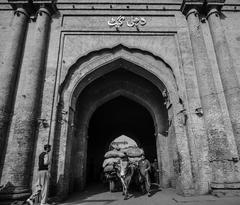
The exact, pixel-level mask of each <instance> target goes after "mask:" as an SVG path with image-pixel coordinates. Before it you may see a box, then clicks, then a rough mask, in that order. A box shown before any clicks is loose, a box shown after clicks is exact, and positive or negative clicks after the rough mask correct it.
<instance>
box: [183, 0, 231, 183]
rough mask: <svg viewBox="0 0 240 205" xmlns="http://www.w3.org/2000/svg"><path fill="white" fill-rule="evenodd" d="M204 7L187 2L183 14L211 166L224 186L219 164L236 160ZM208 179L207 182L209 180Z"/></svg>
mask: <svg viewBox="0 0 240 205" xmlns="http://www.w3.org/2000/svg"><path fill="white" fill-rule="evenodd" d="M204 6H205V1H202V0H200V1H197V0H193V1H191V0H186V1H184V2H183V5H182V12H183V13H184V14H185V15H186V18H187V22H188V27H189V33H190V39H191V44H192V51H193V58H194V63H195V69H196V75H197V81H198V85H199V93H200V97H201V104H202V107H203V117H204V121H205V128H206V131H207V136H206V137H207V139H208V146H209V162H210V165H211V167H212V169H213V171H212V172H213V181H216V182H217V183H222V178H221V177H214V176H216V175H215V174H214V173H215V172H216V171H218V173H219V175H218V176H220V175H221V176H224V167H223V164H221V163H219V162H221V161H224V162H227V161H228V160H231V159H232V157H233V156H232V155H231V152H230V147H229V144H228V139H227V135H226V132H225V128H224V123H223V116H222V111H221V107H220V103H219V99H218V96H217V92H216V86H215V83H214V78H213V73H212V69H211V65H210V61H209V58H208V55H207V49H206V45H205V41H204V37H203V33H202V30H201V25H200V18H199V15H200V13H201V14H202V13H203V12H204ZM215 168H216V169H215ZM204 178H206V179H207V176H205V177H204ZM204 178H202V179H201V178H200V179H199V182H198V183H200V184H202V183H204V180H205V179H204Z"/></svg>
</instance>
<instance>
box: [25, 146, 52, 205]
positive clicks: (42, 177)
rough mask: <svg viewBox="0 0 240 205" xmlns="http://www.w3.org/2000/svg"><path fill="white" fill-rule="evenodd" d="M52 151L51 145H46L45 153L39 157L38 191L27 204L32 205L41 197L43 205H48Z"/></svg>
mask: <svg viewBox="0 0 240 205" xmlns="http://www.w3.org/2000/svg"><path fill="white" fill-rule="evenodd" d="M50 151H51V145H49V144H47V145H44V152H42V153H41V154H40V155H39V160H38V181H37V187H36V191H35V192H34V193H33V194H32V195H31V196H30V197H29V198H28V199H27V202H28V203H29V204H30V205H32V204H33V201H34V199H35V198H37V197H38V196H39V195H40V198H41V205H48V203H47V194H48V181H49V178H50V174H49V168H48V166H49V164H50V159H49V152H50Z"/></svg>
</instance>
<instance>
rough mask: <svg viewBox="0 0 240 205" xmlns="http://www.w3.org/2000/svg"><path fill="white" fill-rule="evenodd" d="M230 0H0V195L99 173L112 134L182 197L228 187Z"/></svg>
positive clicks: (232, 60)
mask: <svg viewBox="0 0 240 205" xmlns="http://www.w3.org/2000/svg"><path fill="white" fill-rule="evenodd" d="M239 56H240V2H239V0H148V1H146V0H88V1H86V0H1V1H0V185H1V186H0V201H11V200H16V199H25V198H27V197H28V196H30V194H31V193H32V190H33V189H34V185H35V182H36V179H37V173H38V156H39V154H40V153H41V152H42V151H43V149H42V148H43V146H44V145H45V144H51V145H52V152H51V154H50V155H51V156H50V157H51V166H50V172H51V176H52V177H51V179H50V184H49V188H50V189H49V190H50V193H49V194H50V195H52V196H59V197H61V198H65V197H67V196H68V195H69V193H71V192H74V191H79V192H81V191H82V190H83V189H84V188H85V186H86V184H88V183H90V182H92V181H94V180H95V181H97V180H98V179H99V178H100V177H99V176H100V175H101V172H102V170H101V166H102V162H103V160H104V153H105V152H106V151H107V150H108V149H109V145H110V143H111V142H112V141H113V140H114V139H115V138H116V137H118V136H120V135H126V136H129V137H130V138H132V139H133V140H134V141H135V142H136V143H137V144H138V146H139V147H141V148H143V150H144V152H145V155H146V158H148V159H149V160H150V161H153V160H154V159H155V158H156V159H157V161H158V167H159V180H160V184H161V187H163V188H168V187H172V188H175V189H176V190H177V192H178V193H179V194H181V195H184V196H190V195H201V194H207V193H218V192H220V191H221V192H224V193H228V194H239V193H238V192H240V191H239V190H240V161H239V156H240V84H239V81H240V58H239Z"/></svg>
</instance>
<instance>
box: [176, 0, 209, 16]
mask: <svg viewBox="0 0 240 205" xmlns="http://www.w3.org/2000/svg"><path fill="white" fill-rule="evenodd" d="M204 3H205V0H183V3H182V5H181V8H180V9H181V11H182V13H183V14H184V15H187V13H188V12H189V10H191V9H196V10H198V12H201V10H202V9H203V5H204Z"/></svg>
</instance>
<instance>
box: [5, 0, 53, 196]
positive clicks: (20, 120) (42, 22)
mask: <svg viewBox="0 0 240 205" xmlns="http://www.w3.org/2000/svg"><path fill="white" fill-rule="evenodd" d="M41 2H43V1H41ZM34 6H35V8H38V11H37V13H36V28H35V39H34V43H33V47H32V55H31V56H30V59H31V60H30V61H29V64H28V66H26V67H24V68H22V72H21V75H20V77H19V87H20V88H21V89H18V90H17V94H16V103H15V108H14V116H13V118H12V123H11V127H10V133H9V139H8V145H7V149H6V157H5V161H4V166H3V172H2V180H1V183H2V184H11V188H10V189H8V190H6V191H5V193H7V195H8V198H14V199H18V198H24V197H27V196H28V195H29V194H30V193H31V190H30V176H31V174H32V173H31V172H32V160H33V152H34V150H35V149H34V146H35V135H36V130H37V127H36V126H37V118H38V115H39V112H40V110H41V104H40V103H39V102H41V93H42V87H43V82H44V76H45V59H46V54H47V50H48V41H49V31H50V24H51V15H52V13H51V9H50V8H51V5H48V4H39V5H38V4H37V5H34ZM16 190H17V192H16ZM1 197H2V194H1V193H0V199H1ZM5 198H6V197H5Z"/></svg>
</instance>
